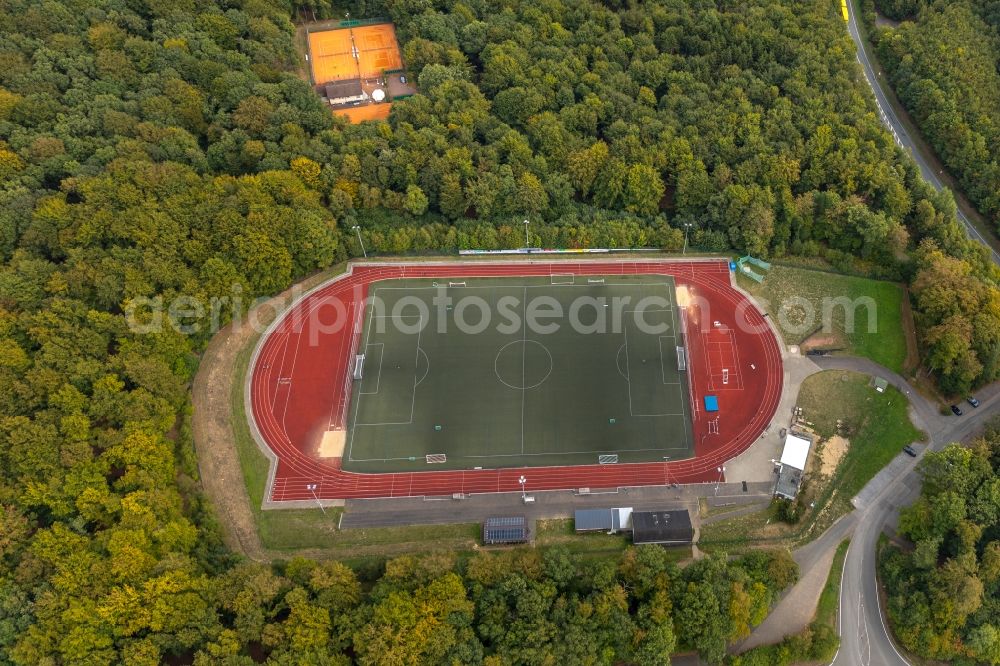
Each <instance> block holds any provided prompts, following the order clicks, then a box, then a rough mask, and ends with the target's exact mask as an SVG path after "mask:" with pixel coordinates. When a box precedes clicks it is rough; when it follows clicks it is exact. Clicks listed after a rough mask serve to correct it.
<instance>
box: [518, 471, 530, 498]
mask: <svg viewBox="0 0 1000 666" xmlns="http://www.w3.org/2000/svg"><path fill="white" fill-rule="evenodd" d="M517 482H518V483H520V484H521V501H522V502H523V501H524V500H525V498H526V497H527V495H526V494H525V492H524V484H525V483H527V482H528V479H526V478H524V475H523V474H522V475H521V478H520V479H518V480H517Z"/></svg>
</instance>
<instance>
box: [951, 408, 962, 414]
mask: <svg viewBox="0 0 1000 666" xmlns="http://www.w3.org/2000/svg"><path fill="white" fill-rule="evenodd" d="M951 413H952V414H954V415H955V416H961V415H962V410H961V408H960V407H959V406H958V405H952V406H951Z"/></svg>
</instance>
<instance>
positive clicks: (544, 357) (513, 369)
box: [493, 340, 552, 391]
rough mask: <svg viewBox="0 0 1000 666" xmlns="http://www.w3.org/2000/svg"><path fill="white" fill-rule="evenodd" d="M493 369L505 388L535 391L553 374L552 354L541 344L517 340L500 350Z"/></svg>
mask: <svg viewBox="0 0 1000 666" xmlns="http://www.w3.org/2000/svg"><path fill="white" fill-rule="evenodd" d="M493 369H494V371H495V372H496V375H497V379H499V380H500V383H501V384H503V385H504V386H506V387H508V388H512V389H515V390H518V391H521V390H526V389H533V388H536V387H538V386H541V385H542V383H543V382H545V380H546V379H548V378H549V375H551V374H552V354H551V353H550V352H549V350H548V348H547V347H546V346H545V345H543V344H542V343H541V342H536V341H534V340H515V341H514V342H508V343H507V344H505V345H504V346H503V347H501V348H500V351H498V352H497V357H496V360H494V362H493Z"/></svg>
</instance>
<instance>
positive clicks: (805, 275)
mask: <svg viewBox="0 0 1000 666" xmlns="http://www.w3.org/2000/svg"><path fill="white" fill-rule="evenodd" d="M764 273H765V277H764V282H763V283H760V284H758V283H757V282H754V281H752V280H750V279H748V278H746V277H744V276H742V275H738V280H739V284H740V286H742V287H743V288H744V289H746V290H747V291H749V292H750V293H751V294H753V296H754V297H755V298H756V299H757V300H758V301H759V302H760V304H761V305H762V306H763V307H764V308H765V310H766V311H767V313H768V314H769V315H770V316H771V318H772V320H773V321H774V322H775V323H776V324H777V326H778V330H780V331H781V335H782V337H784V339H785V342H786V343H788V344H790V345H804V346H807V347H815V348H822V349H842V350H843V351H844V353H848V354H852V355H855V356H864V357H866V358H870V359H871V360H873V361H875V362H876V363H880V364H882V365H884V366H885V367H887V368H889V369H890V370H894V371H895V372H900V373H901V372H902V371H903V365H904V363H905V361H906V334H905V332H904V329H903V326H904V325H905V326H911V325H912V323H911V322H903V320H902V319H903V307H902V306H903V290H902V288H900V286H899V285H897V284H895V283H893V282H883V281H880V280H870V279H867V278H861V277H853V276H849V275H839V274H836V273H827V272H825V271H816V270H807V269H804V268H793V267H790V266H777V265H772V266H771V269H770V270H769V271H764ZM844 303H847V304H849V305H848V306H847V307H845V306H844ZM852 316H853V322H852V321H851V319H852ZM869 324H872V326H870V325H869Z"/></svg>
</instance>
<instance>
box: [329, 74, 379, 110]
mask: <svg viewBox="0 0 1000 666" xmlns="http://www.w3.org/2000/svg"><path fill="white" fill-rule="evenodd" d="M323 90H324V94H325V96H326V98H327V99H329V100H330V104H331V105H334V106H338V105H341V104H350V103H351V102H361V101H364V100H366V99H368V95H367V94H366V93H365V91H364V89H363V88H362V87H361V79H348V80H346V81H332V82H330V83H327V84H326V86H324V89H323Z"/></svg>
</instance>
